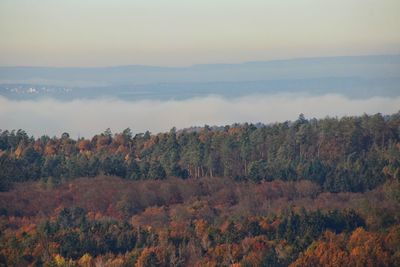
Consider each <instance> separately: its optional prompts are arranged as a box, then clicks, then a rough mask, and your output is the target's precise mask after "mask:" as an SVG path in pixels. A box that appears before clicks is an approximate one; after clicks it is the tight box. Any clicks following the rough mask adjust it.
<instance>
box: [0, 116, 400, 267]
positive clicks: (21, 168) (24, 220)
mask: <svg viewBox="0 0 400 267" xmlns="http://www.w3.org/2000/svg"><path fill="white" fill-rule="evenodd" d="M399 222H400V112H398V113H395V114H392V115H382V114H374V115H366V114H365V115H362V116H354V117H342V118H331V117H327V118H324V119H306V118H305V117H304V115H302V114H300V115H299V117H298V119H297V120H295V121H286V122H281V123H274V124H268V125H264V124H249V123H243V124H233V125H227V126H207V125H205V126H204V127H192V128H187V129H182V130H177V129H175V128H172V129H171V130H170V131H169V132H165V133H157V134H152V133H150V132H145V133H133V132H132V131H131V130H130V129H129V128H127V129H125V130H124V131H122V132H121V133H115V134H113V133H112V132H111V130H110V129H106V130H105V131H104V132H103V133H100V134H97V135H95V136H93V137H92V138H89V139H87V138H83V137H80V138H77V139H74V138H71V137H70V135H69V134H68V133H63V134H62V135H61V136H59V137H49V136H46V135H44V136H41V137H36V138H35V137H33V136H29V134H28V133H26V132H25V131H24V130H21V129H20V130H10V131H9V130H0V229H1V230H0V266H231V267H237V266H400V223H399Z"/></svg>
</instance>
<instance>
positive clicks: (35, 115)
mask: <svg viewBox="0 0 400 267" xmlns="http://www.w3.org/2000/svg"><path fill="white" fill-rule="evenodd" d="M399 109H400V97H394V98H385V97H372V98H368V99H349V98H346V97H344V96H342V95H332V94H329V95H323V96H300V95H291V94H286V95H251V96H245V97H238V98H229V99H228V98H224V97H220V96H208V97H201V98H191V99H187V100H181V101H179V100H169V101H153V100H146V101H137V102H132V101H123V100H117V99H97V100H73V101H69V102H63V101H58V100H54V99H42V100H27V101H16V100H10V99H7V98H4V97H2V96H0V129H3V130H5V129H7V130H11V129H24V130H25V131H27V133H28V134H30V135H31V134H32V135H34V136H36V137H37V136H40V135H43V134H47V135H50V136H54V135H57V136H59V135H61V133H63V132H69V133H70V135H71V136H72V137H74V138H76V137H78V136H80V137H82V136H83V137H91V136H93V135H94V134H97V133H101V132H103V131H104V130H105V129H106V128H111V130H112V131H113V132H120V131H122V130H123V129H125V128H128V127H130V128H131V129H132V131H133V132H134V133H139V132H144V131H146V130H149V131H151V132H153V133H157V132H162V131H168V130H169V129H170V128H172V127H174V126H175V127H177V128H178V129H181V128H187V127H190V126H203V125H205V124H208V125H227V124H232V123H235V122H238V123H241V122H252V123H257V122H262V123H272V122H281V121H286V120H295V119H296V118H297V117H298V115H299V114H300V113H303V114H305V116H306V117H307V118H312V117H315V118H323V117H326V116H339V117H341V116H349V115H362V114H363V113H367V114H373V113H378V112H380V113H383V114H391V113H395V112H397V111H399Z"/></svg>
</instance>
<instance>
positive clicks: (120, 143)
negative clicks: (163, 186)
mask: <svg viewBox="0 0 400 267" xmlns="http://www.w3.org/2000/svg"><path fill="white" fill-rule="evenodd" d="M0 155H1V156H0V169H1V170H2V171H1V173H0V190H3V191H4V190H7V189H8V188H9V187H10V185H11V184H12V183H14V182H21V181H28V180H39V179H44V180H51V182H53V183H57V182H58V181H60V180H62V179H64V180H67V179H70V178H74V177H81V176H89V177H93V176H96V175H99V174H105V175H114V176H119V177H123V178H126V179H132V180H140V179H164V178H166V177H172V176H174V177H181V178H188V177H196V178H197V177H203V176H208V177H222V176H223V177H229V178H232V179H235V180H252V181H255V182H260V181H262V180H266V181H272V180H278V179H280V180H283V181H297V180H303V179H307V180H310V181H313V182H315V183H317V184H319V185H320V186H322V188H323V189H324V190H325V191H330V192H342V191H352V192H363V191H365V190H369V189H373V188H375V187H376V186H378V185H380V184H382V183H383V182H384V181H385V180H387V179H398V178H399V176H400V172H399V170H400V113H397V114H394V115H391V116H382V115H381V114H376V115H372V116H369V115H364V116H361V117H343V118H341V119H337V118H326V119H321V120H316V119H311V120H307V119H305V118H304V116H303V115H300V116H299V118H298V120H296V121H294V122H284V123H276V124H272V125H253V124H241V125H232V126H225V127H208V126H205V127H203V128H193V129H187V130H182V131H178V132H177V131H176V130H175V129H172V130H171V131H170V132H169V133H160V134H157V135H151V134H150V133H149V132H146V133H144V134H136V135H134V136H133V135H132V132H131V131H130V129H126V130H124V131H123V132H122V133H119V134H115V135H112V133H111V131H110V130H106V131H105V132H104V133H102V134H99V135H96V136H94V137H93V138H92V139H84V138H80V139H78V140H73V139H71V138H70V137H69V135H68V134H67V133H64V134H63V135H62V136H61V137H60V138H57V137H54V138H50V137H48V136H42V137H40V138H38V139H34V138H33V137H29V136H28V135H27V134H26V133H25V132H24V131H23V130H18V131H11V132H9V131H7V130H6V131H0Z"/></svg>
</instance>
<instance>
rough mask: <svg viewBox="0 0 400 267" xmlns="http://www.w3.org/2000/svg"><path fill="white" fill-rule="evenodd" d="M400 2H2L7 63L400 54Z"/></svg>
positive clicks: (0, 29)
mask: <svg viewBox="0 0 400 267" xmlns="http://www.w3.org/2000/svg"><path fill="white" fill-rule="evenodd" d="M399 10H400V1H399V0H335V1H328V0H202V1H192V0H112V1H111V0H84V1H82V0H40V1H35V0H1V1H0V66H112V65H131V64H143V65H162V66H183V65H185V66H186V65H193V64H201V63H237V62H243V61H254V60H269V59H278V58H296V57H316V56H336V55H365V54H398V53H400V30H399V28H400V26H399V25H400V12H399Z"/></svg>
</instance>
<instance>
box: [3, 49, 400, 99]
mask: <svg viewBox="0 0 400 267" xmlns="http://www.w3.org/2000/svg"><path fill="white" fill-rule="evenodd" d="M271 93H273V94H277V93H298V94H313V95H314V94H327V93H334V94H342V95H345V96H347V97H351V98H365V97H371V96H399V95H400V55H376V56H351V57H350V56H348V57H323V58H301V59H290V60H274V61H263V62H247V63H241V64H210V65H193V66H189V67H157V66H140V65H134V66H118V67H101V68H56V67H0V95H2V96H5V97H7V98H10V99H35V98H41V97H52V98H56V99H60V100H71V99H76V98H97V97H113V98H121V99H126V100H141V99H160V100H164V99H186V98H191V97H196V96H198V97H201V96H206V95H221V96H224V97H236V96H243V95H249V94H271Z"/></svg>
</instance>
